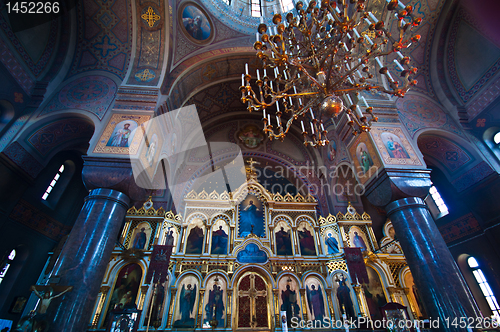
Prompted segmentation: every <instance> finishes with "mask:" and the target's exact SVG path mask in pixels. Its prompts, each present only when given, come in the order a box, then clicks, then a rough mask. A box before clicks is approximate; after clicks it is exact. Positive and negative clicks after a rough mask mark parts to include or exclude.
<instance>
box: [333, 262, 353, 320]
mask: <svg viewBox="0 0 500 332" xmlns="http://www.w3.org/2000/svg"><path fill="white" fill-rule="evenodd" d="M339 275H340V276H341V277H342V278H340V277H339ZM328 277H329V279H330V281H331V282H332V289H333V292H332V299H331V300H332V303H333V307H334V312H335V316H336V318H337V319H340V318H341V317H342V314H343V313H344V312H343V310H342V308H345V314H346V315H347V317H348V319H354V318H355V317H356V316H358V314H357V312H358V310H357V307H358V301H357V298H356V292H355V290H354V289H353V287H352V280H351V278H350V277H349V275H348V273H347V272H346V271H343V270H335V271H333V272H332V273H330V274H329V276H328Z"/></svg>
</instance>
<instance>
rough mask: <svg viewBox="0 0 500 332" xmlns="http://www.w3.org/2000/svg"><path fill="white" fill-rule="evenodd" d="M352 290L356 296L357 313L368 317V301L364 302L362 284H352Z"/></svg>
mask: <svg viewBox="0 0 500 332" xmlns="http://www.w3.org/2000/svg"><path fill="white" fill-rule="evenodd" d="M352 288H354V292H355V293H356V298H357V299H358V306H359V311H360V312H359V313H360V314H361V315H362V316H363V317H370V311H369V309H368V303H366V297H365V292H364V290H363V286H362V285H360V284H352Z"/></svg>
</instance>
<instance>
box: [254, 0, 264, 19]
mask: <svg viewBox="0 0 500 332" xmlns="http://www.w3.org/2000/svg"><path fill="white" fill-rule="evenodd" d="M251 12H252V16H253V17H261V16H262V12H261V8H260V0H252V7H251Z"/></svg>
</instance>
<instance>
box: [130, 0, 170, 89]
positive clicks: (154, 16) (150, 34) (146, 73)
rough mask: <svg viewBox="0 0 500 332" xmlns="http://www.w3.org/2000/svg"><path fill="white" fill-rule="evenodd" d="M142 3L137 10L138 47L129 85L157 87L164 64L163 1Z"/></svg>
mask: <svg viewBox="0 0 500 332" xmlns="http://www.w3.org/2000/svg"><path fill="white" fill-rule="evenodd" d="M157 2H158V3H154V2H149V1H145V2H141V5H140V6H139V9H138V10H137V22H139V23H138V26H139V31H138V33H137V46H136V51H135V54H136V55H135V58H134V63H133V68H132V71H131V75H130V77H129V78H128V80H127V84H131V85H147V86H157V85H158V84H159V80H160V74H161V70H162V67H163V63H164V52H165V44H164V43H163V40H164V39H165V33H166V27H165V24H164V23H165V9H164V7H165V6H164V5H163V1H160V0H158V1H157Z"/></svg>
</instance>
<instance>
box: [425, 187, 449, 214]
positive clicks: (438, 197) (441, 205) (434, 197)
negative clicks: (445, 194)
mask: <svg viewBox="0 0 500 332" xmlns="http://www.w3.org/2000/svg"><path fill="white" fill-rule="evenodd" d="M429 193H430V194H431V197H432V200H433V201H434V203H435V204H436V206H437V208H438V209H439V217H443V216H445V215H447V214H448V207H447V206H446V204H444V201H443V199H442V198H441V195H440V194H439V192H438V191H437V189H436V187H434V186H432V187H431V189H430V190H429Z"/></svg>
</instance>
